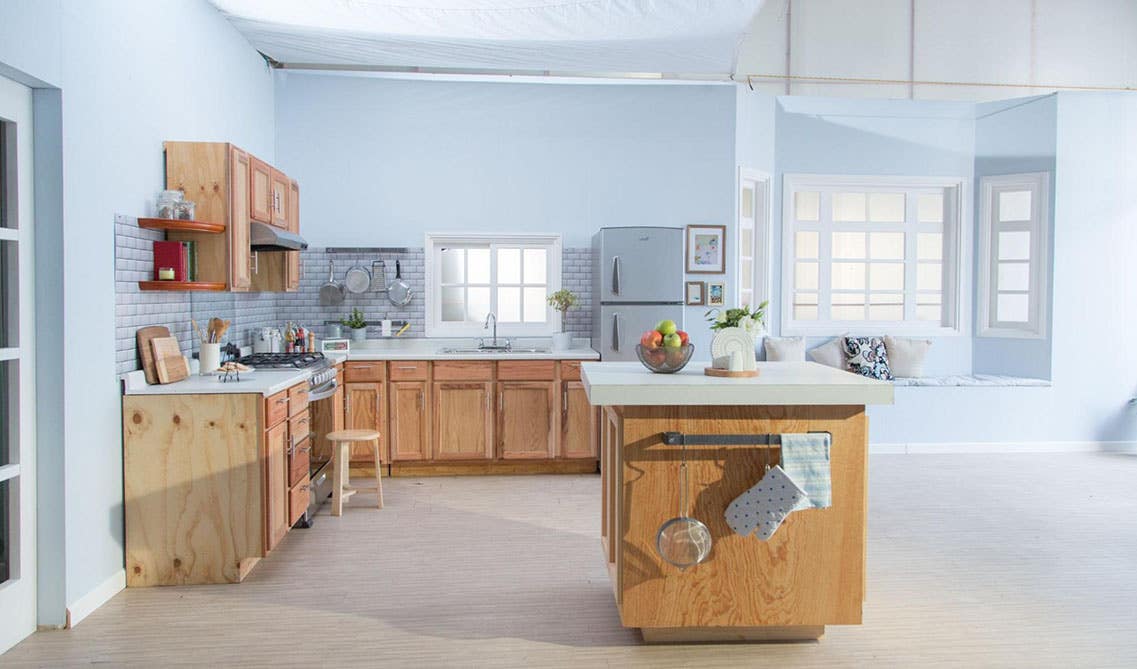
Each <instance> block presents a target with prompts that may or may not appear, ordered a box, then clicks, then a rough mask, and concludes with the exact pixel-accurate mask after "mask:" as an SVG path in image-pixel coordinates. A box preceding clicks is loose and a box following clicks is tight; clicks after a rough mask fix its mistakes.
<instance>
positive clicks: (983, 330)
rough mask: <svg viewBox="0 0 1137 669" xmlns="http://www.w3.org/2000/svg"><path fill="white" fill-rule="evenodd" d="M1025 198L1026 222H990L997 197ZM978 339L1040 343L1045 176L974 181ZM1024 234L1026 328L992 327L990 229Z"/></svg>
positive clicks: (1046, 254) (1043, 329)
mask: <svg viewBox="0 0 1137 669" xmlns="http://www.w3.org/2000/svg"><path fill="white" fill-rule="evenodd" d="M1008 190H1012V191H1018V190H1027V191H1030V193H1031V205H1032V206H1031V218H1030V221H1027V222H1023V223H1025V225H1024V224H1020V223H1011V224H1007V223H1000V222H999V221H996V220H995V219H994V216H995V209H996V208H995V206H994V200H995V197H996V195H997V194H998V193H1000V192H1003V191H1008ZM979 192H980V198H981V199H980V203H979V222H980V224H979V228H980V231H979V336H980V337H994V338H1010V339H1044V338H1045V337H1046V333H1047V319H1048V310H1049V302H1050V299H1049V290H1050V173H1049V172H1027V173H1023V174H1001V175H996V176H985V177H980V178H979ZM996 225H998V226H1000V227H1001V228H1003V229H1006V228H1008V227H1009V228H1010V229H1021V230H1029V231H1030V242H1031V243H1030V261H1029V262H1030V283H1029V289H1028V293H1029V296H1030V307H1029V308H1030V318H1029V321H1028V322H1026V323H1012V322H996V321H994V320H992V319H993V318H994V316H995V311H996V310H995V302H994V301H995V291H996V290H997V288H998V286H997V285H996V283H997V279H995V276H994V266H995V263H996V262H997V259H996V258H995V257H994V256H993V251H994V248H993V239H994V232H995V226H996Z"/></svg>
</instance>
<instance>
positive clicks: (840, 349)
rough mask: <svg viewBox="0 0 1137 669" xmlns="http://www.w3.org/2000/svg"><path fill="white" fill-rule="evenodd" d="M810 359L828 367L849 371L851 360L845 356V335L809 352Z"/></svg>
mask: <svg viewBox="0 0 1137 669" xmlns="http://www.w3.org/2000/svg"><path fill="white" fill-rule="evenodd" d="M846 334H847V333H846ZM809 359H810V360H812V361H814V362H819V363H821V364H823V365H826V366H828V367H834V368H836V369H840V370H844V371H846V372H847V371H849V359H848V358H847V357H846V356H845V335H841V336H840V337H836V338H834V339H830V340H829V341H827V342H825V343H824V344H822V345H821V346H818V347H817V348H815V349H813V350H812V351H810V352H809Z"/></svg>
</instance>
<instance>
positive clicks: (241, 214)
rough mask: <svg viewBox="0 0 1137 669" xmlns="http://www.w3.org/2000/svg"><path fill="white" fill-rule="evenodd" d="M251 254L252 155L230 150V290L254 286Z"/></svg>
mask: <svg viewBox="0 0 1137 669" xmlns="http://www.w3.org/2000/svg"><path fill="white" fill-rule="evenodd" d="M251 259H252V255H251V254H250V253H249V154H247V153H245V152H244V151H242V150H241V149H238V148H237V147H235V146H230V147H229V290H232V291H239V292H244V291H247V290H248V289H249V286H251V285H252V281H253V277H252V273H253V268H252V264H251V263H252V260H251Z"/></svg>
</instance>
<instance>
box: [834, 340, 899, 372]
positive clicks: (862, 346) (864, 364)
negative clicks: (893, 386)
mask: <svg viewBox="0 0 1137 669" xmlns="http://www.w3.org/2000/svg"><path fill="white" fill-rule="evenodd" d="M845 355H846V356H847V357H848V359H849V371H850V372H853V373H855V374H860V375H861V376H867V377H869V378H870V379H880V380H882V381H891V380H892V370H890V369H889V368H888V351H887V350H886V349H885V347H884V339H882V338H880V337H845Z"/></svg>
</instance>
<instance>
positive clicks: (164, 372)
mask: <svg viewBox="0 0 1137 669" xmlns="http://www.w3.org/2000/svg"><path fill="white" fill-rule="evenodd" d="M150 346H151V348H152V349H153V350H154V368H155V370H157V372H158V383H173V382H175V381H181V380H182V379H186V378H189V367H188V366H187V365H186V358H185V356H184V355H182V350H181V349H180V348H178V340H177V338H175V337H155V338H154V339H151V340H150Z"/></svg>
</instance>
